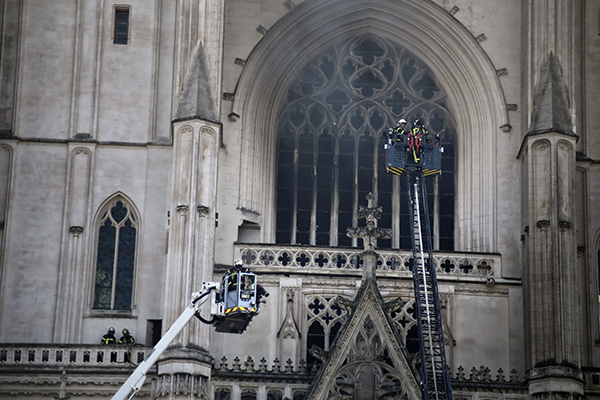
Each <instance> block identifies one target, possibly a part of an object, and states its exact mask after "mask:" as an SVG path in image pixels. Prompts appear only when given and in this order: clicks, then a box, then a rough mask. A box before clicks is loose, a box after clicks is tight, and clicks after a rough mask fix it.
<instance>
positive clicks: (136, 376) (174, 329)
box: [112, 282, 220, 400]
mask: <svg viewBox="0 0 600 400" xmlns="http://www.w3.org/2000/svg"><path fill="white" fill-rule="evenodd" d="M219 289H220V284H219V283H217V282H204V284H203V285H202V290H201V291H200V292H195V293H193V294H192V301H191V303H190V304H189V305H188V306H187V307H186V309H185V310H184V311H183V313H181V315H180V316H179V318H177V320H176V321H175V323H173V325H172V326H171V327H170V328H169V330H168V331H167V332H166V333H165V335H164V336H163V337H162V339H160V341H159V342H158V343H157V344H156V346H154V349H153V350H152V351H151V352H150V354H149V355H148V357H146V359H145V360H144V361H142V362H141V363H140V365H138V367H137V368H136V369H135V371H133V373H132V374H131V375H130V376H129V378H128V379H127V380H126V381H125V383H124V384H123V386H121V389H119V391H118V392H117V393H116V394H115V395H114V396H113V398H112V400H125V399H130V398H132V397H133V396H134V395H135V394H136V393H137V392H138V391H139V390H140V389H141V387H142V385H143V384H144V381H145V380H146V374H147V373H148V371H149V370H150V368H152V366H153V365H154V363H155V362H156V360H158V358H159V357H160V356H161V355H162V354H163V353H164V352H165V350H166V349H167V347H169V345H170V344H171V342H173V340H174V339H175V338H176V337H177V335H178V334H179V332H181V330H182V329H183V328H185V326H186V325H187V324H188V323H189V322H190V320H191V319H192V318H193V317H194V315H196V313H198V312H199V310H200V306H202V304H204V303H205V302H206V301H207V300H208V299H209V298H210V297H211V294H213V295H214V293H216V292H218V291H219Z"/></svg>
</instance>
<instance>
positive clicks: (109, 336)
mask: <svg viewBox="0 0 600 400" xmlns="http://www.w3.org/2000/svg"><path fill="white" fill-rule="evenodd" d="M100 343H102V344H115V343H117V339H116V338H115V328H113V327H112V326H111V327H110V328H108V332H106V335H104V336H102V341H101V342H100Z"/></svg>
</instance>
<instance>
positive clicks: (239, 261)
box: [235, 258, 244, 267]
mask: <svg viewBox="0 0 600 400" xmlns="http://www.w3.org/2000/svg"><path fill="white" fill-rule="evenodd" d="M242 265H244V262H243V261H242V260H241V259H239V258H238V259H237V260H235V266H236V267H237V266H240V267H241V266H242Z"/></svg>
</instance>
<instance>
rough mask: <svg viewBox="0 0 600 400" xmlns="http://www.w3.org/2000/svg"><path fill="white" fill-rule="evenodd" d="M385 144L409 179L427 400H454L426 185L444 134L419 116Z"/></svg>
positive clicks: (390, 166)
mask: <svg viewBox="0 0 600 400" xmlns="http://www.w3.org/2000/svg"><path fill="white" fill-rule="evenodd" d="M401 121H402V120H401ZM385 149H386V153H387V154H386V156H387V170H388V172H391V173H393V174H396V175H405V177H406V183H407V197H408V204H409V207H410V224H411V241H412V256H413V262H412V273H413V285H414V293H415V313H416V319H417V324H418V328H419V352H420V357H421V370H420V378H421V393H422V396H423V400H452V387H451V386H450V375H449V372H448V368H447V365H446V353H445V349H444V332H443V325H442V313H441V306H440V297H439V292H438V285H437V278H436V274H435V267H436V266H435V263H434V261H433V253H432V244H431V242H432V241H431V228H430V224H429V211H428V206H427V193H426V186H425V177H426V176H435V175H437V174H439V173H440V172H441V154H442V153H443V147H441V145H440V138H439V135H433V134H430V133H429V132H428V131H427V130H426V129H425V126H424V125H423V124H422V123H421V122H420V121H419V120H416V121H415V122H414V125H413V127H412V128H411V129H410V130H409V131H406V132H405V131H404V130H403V127H401V126H400V123H399V124H398V125H397V126H396V128H395V129H392V128H390V130H389V131H388V135H387V140H386V144H385Z"/></svg>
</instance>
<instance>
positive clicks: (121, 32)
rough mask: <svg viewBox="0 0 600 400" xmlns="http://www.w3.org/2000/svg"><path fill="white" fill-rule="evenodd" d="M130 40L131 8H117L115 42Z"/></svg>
mask: <svg viewBox="0 0 600 400" xmlns="http://www.w3.org/2000/svg"><path fill="white" fill-rule="evenodd" d="M128 40H129V9H127V8H117V9H116V10H115V33H114V42H113V43H114V44H127V42H128Z"/></svg>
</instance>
